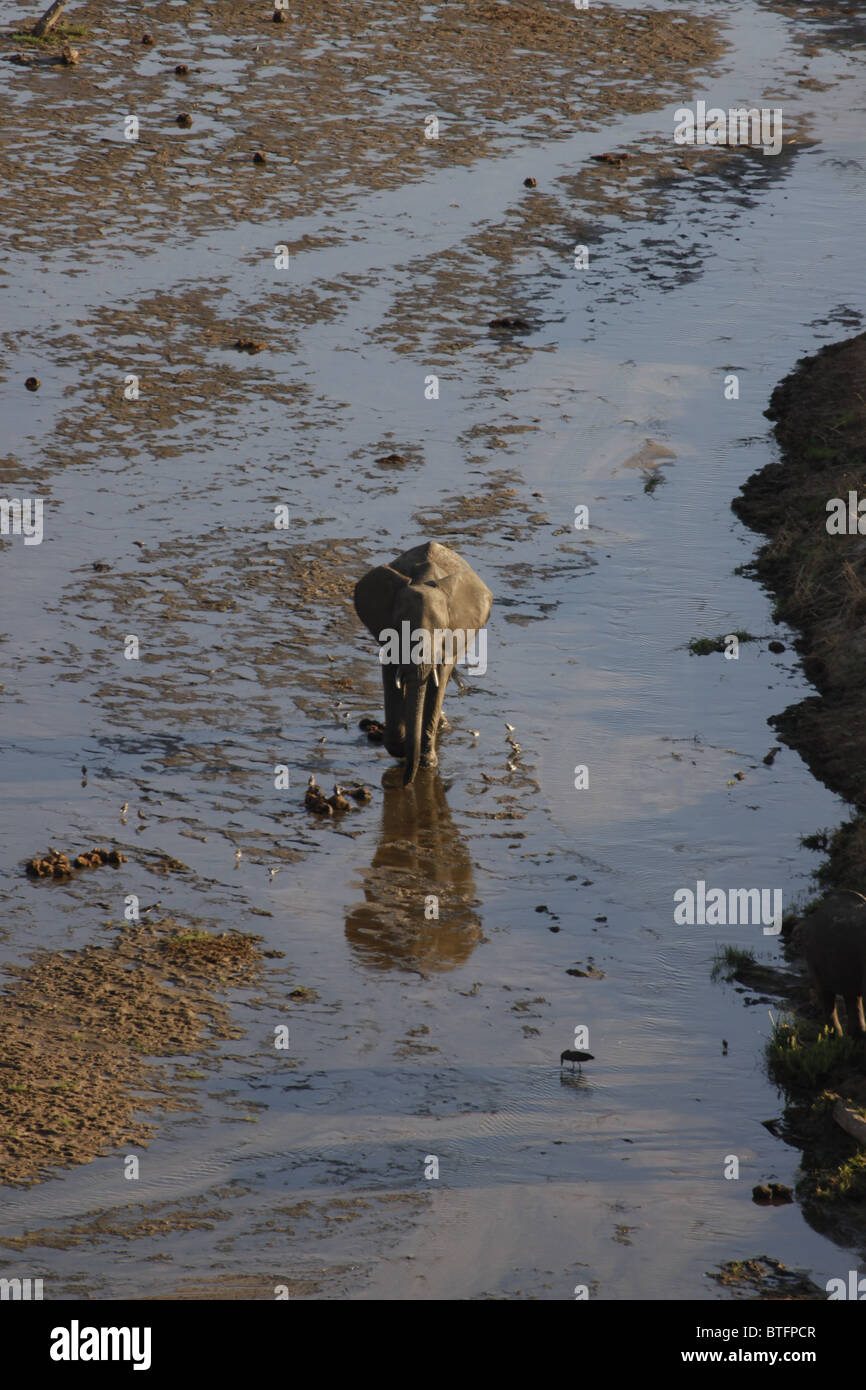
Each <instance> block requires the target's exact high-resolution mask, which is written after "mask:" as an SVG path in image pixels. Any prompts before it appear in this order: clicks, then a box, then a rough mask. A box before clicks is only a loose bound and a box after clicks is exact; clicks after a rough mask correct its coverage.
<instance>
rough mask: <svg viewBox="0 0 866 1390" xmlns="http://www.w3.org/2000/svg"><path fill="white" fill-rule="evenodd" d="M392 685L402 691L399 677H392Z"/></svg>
mask: <svg viewBox="0 0 866 1390" xmlns="http://www.w3.org/2000/svg"><path fill="white" fill-rule="evenodd" d="M394 684H395V685H396V687H397V689H398V690H402V689H403V687H402V685H401V684H400V677H399V676H395V677H394Z"/></svg>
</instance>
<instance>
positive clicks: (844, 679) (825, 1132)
mask: <svg viewBox="0 0 866 1390" xmlns="http://www.w3.org/2000/svg"><path fill="white" fill-rule="evenodd" d="M766 414H767V417H768V418H769V419H770V420H772V421H773V422H774V432H775V435H776V439H777V441H778V444H779V448H780V451H781V457H780V458H779V460H778V461H774V462H772V463H769V464H767V465H766V466H765V467H764V468H763V469H761V470H760V472H758V473H756V474H754V475H753V476H752V477H751V478H750V479H749V480H748V482H747V483H746V484H745V486H744V487H743V489H742V492H741V495H740V496H739V497H738V498H737V499H736V500H735V502H734V504H733V506H734V511H735V512H736V514H737V516H738V517H739V518H740V519H741V520H742V521H744V522H745V524H746V525H747V526H749V527H750V528H751V529H752V530H755V531H759V532H761V533H763V534H764V535H766V536H767V537H768V540H767V541H766V543H765V544H764V545H763V546H762V547H761V550H760V551H759V553H758V555H757V558H756V560H755V563H754V566H753V572H754V575H755V577H756V578H757V579H758V580H759V581H760V582H761V583H762V584H763V585H764V586H765V587H766V588H767V589H768V590H769V592H770V593H771V594H772V596H773V599H774V603H775V616H776V617H777V619H778V620H779V621H780V622H784V623H786V624H788V625H789V626H790V627H792V628H794V629H795V630H796V631H797V632H798V633H799V634H800V636H799V639H798V641H797V650H798V652H799V655H800V658H801V661H802V664H803V670H804V673H805V674H806V676H807V677H808V679H809V680H810V681H811V682H812V684H813V685H814V686H815V688H816V690H817V691H818V694H817V695H810V696H808V697H807V698H806V699H805V700H800V701H798V702H797V703H796V704H794V705H791V706H789V707H788V708H787V709H785V710H784V711H782V712H781V713H780V714H778V715H776V716H775V717H773V718H772V719H771V720H770V723H771V724H772V725H773V727H774V728H775V729H776V731H777V734H778V737H779V739H780V740H781V741H782V743H784V744H786V745H787V746H788V747H790V748H792V749H795V750H796V751H797V752H798V753H799V754H800V756H801V757H802V758H803V759H804V760H805V762H806V763H807V764H808V766H809V767H810V768H811V770H812V771H813V773H814V774H815V776H816V777H818V778H820V780H821V781H822V782H824V783H825V784H826V785H827V786H828V787H829V788H831V789H832V790H833V791H835V792H838V793H839V795H840V796H842V797H844V798H845V800H846V801H847V802H848V803H849V804H850V807H851V813H850V816H849V818H848V819H847V820H846V821H845V822H844V823H843V824H842V825H840V826H838V827H837V828H835V829H832V828H819V827H816V834H815V836H814V837H812V838H813V843H814V844H815V847H816V848H818V849H819V850H821V851H822V852H823V853H825V854H826V858H825V859H824V861H823V863H822V864H821V865H820V866H819V868H818V869H817V871H816V875H815V877H816V881H817V883H818V885H819V887H820V890H821V893H823V892H825V891H830V890H833V889H848V890H854V891H855V892H859V893H862V892H863V891H864V888H866V515H864V514H866V500H864V503H863V507H862V510H860V509H859V502H860V499H862V498H864V483H866V334H863V333H861V334H858V335H857V336H856V337H854V338H849V339H847V340H845V341H843V342H839V343H833V344H830V345H828V346H826V347H824V348H822V349H821V351H820V352H818V353H816V354H814V355H813V356H810V357H806V358H803V359H802V360H801V361H800V362H798V363H797V366H796V367H795V368H794V370H793V371H792V372H791V373H790V374H789V375H788V376H787V377H786V378H785V379H784V380H783V381H782V382H781V383H780V384H779V385H778V386H777V387H776V389H775V391H774V392H773V395H772V397H771V400H770V406H769V409H768V410H767V412H766ZM861 518H862V520H861ZM821 893H819V895H818V898H816V899H815V900H814V901H813V902H812V903H811V904H809V905H808V906H812V907H814V906H815V905H816V904H817V902H818V901H819V900H820V897H821ZM788 926H789V929H790V930H789V932H788V933H786V935H787V936H788V939H789V942H790V950H791V952H792V954H793V955H794V958H797V945H798V941H797V929H796V926H795V925H794V924H793V923H789V924H788ZM793 1002H794V1003H795V1004H800V1006H801V1007H802V1005H803V1002H804V1001H803V998H802V992H800V993H798V994H797V995H796V996H795V997H794V1000H793ZM819 1026H820V1023H819V1024H816V1022H815V1020H814V1016H812V1017H811V1018H810V1017H809V1015H808V1014H807V1016H806V1018H804V1019H801V1020H798V1021H797V1022H796V1023H793V1024H790V1025H782V1027H781V1029H780V1030H778V1031H777V1035H776V1043H775V1045H773V1046H771V1049H770V1054H769V1055H770V1065H771V1069H772V1071H773V1073H774V1074H775V1075H776V1076H777V1078H778V1079H779V1081H780V1083H781V1084H783V1085H784V1086H785V1087H786V1089H787V1092H788V1101H789V1103H788V1110H787V1112H786V1122H785V1126H784V1128H785V1132H786V1136H787V1137H788V1138H789V1139H790V1140H791V1141H793V1142H797V1143H799V1144H800V1145H802V1147H803V1149H804V1154H803V1168H804V1173H803V1177H802V1179H801V1180H800V1183H799V1184H798V1191H799V1193H800V1195H801V1198H802V1200H803V1203H804V1211H805V1212H806V1214H807V1216H808V1217H809V1219H810V1220H812V1221H813V1222H815V1223H816V1225H817V1226H818V1227H819V1229H822V1230H829V1231H832V1232H833V1233H834V1235H835V1236H836V1237H837V1238H839V1239H845V1240H846V1241H847V1242H848V1243H851V1244H855V1245H859V1246H860V1248H861V1250H862V1249H863V1248H864V1247H866V1150H864V1146H863V1140H862V1138H861V1139H860V1141H859V1143H858V1140H857V1139H856V1138H854V1137H852V1136H851V1135H850V1134H846V1133H844V1132H842V1131H840V1129H839V1126H838V1122H837V1120H836V1119H835V1118H834V1112H835V1113H836V1114H838V1113H839V1112H838V1105H837V1102H839V1101H841V1102H842V1104H843V1106H844V1107H845V1108H846V1110H850V1111H851V1113H852V1114H853V1115H854V1116H855V1117H856V1116H860V1117H861V1118H866V1059H864V1057H863V1055H862V1048H861V1049H859V1050H857V1049H855V1048H854V1047H853V1046H852V1045H851V1042H850V1040H849V1039H847V1038H846V1039H841V1040H838V1041H837V1040H836V1039H835V1038H829V1039H826V1040H822V1039H821V1038H820V1036H819V1033H818V1028H819Z"/></svg>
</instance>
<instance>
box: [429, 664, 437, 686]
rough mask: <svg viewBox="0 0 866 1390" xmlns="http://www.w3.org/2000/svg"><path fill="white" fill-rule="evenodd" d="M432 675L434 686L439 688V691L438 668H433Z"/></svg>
mask: <svg viewBox="0 0 866 1390" xmlns="http://www.w3.org/2000/svg"><path fill="white" fill-rule="evenodd" d="M430 674H431V676H432V677H433V684H434V685H435V686H436V687H437V689H438V687H439V672H438V671H437V670H436V667H435V666H434V667H432V669H431V671H430Z"/></svg>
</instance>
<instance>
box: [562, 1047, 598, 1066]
mask: <svg viewBox="0 0 866 1390" xmlns="http://www.w3.org/2000/svg"><path fill="white" fill-rule="evenodd" d="M594 1061H595V1058H594V1057H593V1055H592V1053H591V1052H574V1051H565V1052H563V1053H561V1054H560V1058H559V1065H560V1066H562V1064H563V1062H570V1063H571V1067H572V1071H573V1070H574V1064H575V1062H577V1065H578V1066H580V1064H581V1062H594Z"/></svg>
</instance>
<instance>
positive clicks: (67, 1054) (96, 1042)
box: [0, 918, 261, 1184]
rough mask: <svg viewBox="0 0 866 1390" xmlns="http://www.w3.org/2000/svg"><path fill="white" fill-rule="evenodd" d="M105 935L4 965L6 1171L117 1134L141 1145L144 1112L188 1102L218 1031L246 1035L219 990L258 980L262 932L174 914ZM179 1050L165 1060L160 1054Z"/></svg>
mask: <svg viewBox="0 0 866 1390" xmlns="http://www.w3.org/2000/svg"><path fill="white" fill-rule="evenodd" d="M103 931H105V932H110V933H111V934H112V939H110V943H109V944H106V945H91V946H85V947H84V948H83V949H82V950H80V951H65V952H59V951H47V952H41V953H39V954H38V955H37V957H36V959H35V960H34V961H33V962H32V964H30V965H28V966H18V967H14V966H13V967H8V968H7V973H8V974H10V975H11V976H12V978H13V980H14V984H13V985H12V986H11V987H10V986H7V987H6V989H5V991H4V993H3V994H2V995H0V1036H2V1045H0V1046H2V1052H0V1117H2V1127H3V1132H2V1137H0V1173H2V1179H3V1181H4V1182H5V1183H15V1184H28V1183H34V1182H38V1181H40V1180H42V1179H44V1178H46V1177H49V1176H51V1175H52V1173H53V1172H54V1171H56V1170H57V1169H59V1168H61V1167H64V1166H68V1165H72V1164H76V1163H87V1162H89V1161H90V1160H91V1159H93V1158H94V1157H95V1156H96V1155H97V1154H101V1153H104V1152H106V1151H111V1150H116V1149H117V1148H118V1146H119V1145H121V1144H122V1145H132V1146H135V1147H142V1146H144V1147H146V1145H147V1141H148V1138H149V1136H150V1135H151V1133H152V1132H153V1121H147V1120H145V1119H144V1112H147V1111H154V1110H155V1109H157V1108H159V1109H161V1110H163V1111H165V1110H169V1109H172V1108H178V1107H181V1106H183V1105H184V1104H185V1103H186V1104H187V1105H189V1104H193V1105H194V1102H191V1101H190V1099H189V1096H188V1095H187V1097H186V1098H184V1095H183V1078H184V1074H185V1073H186V1074H187V1075H188V1076H189V1075H192V1074H194V1070H195V1063H196V1061H198V1063H199V1065H200V1063H201V1060H202V1058H203V1057H204V1056H208V1058H209V1060H210V1061H211V1064H213V1061H212V1054H213V1052H214V1048H213V1043H212V1040H214V1039H218V1038H219V1039H230V1038H235V1037H238V1036H240V1030H239V1028H238V1026H237V1024H234V1023H233V1022H232V1021H231V1018H230V1012H229V1009H228V1008H227V1007H226V1005H225V1003H223V1002H222V1001H220V1000H219V998H218V993H219V992H223V993H224V992H226V991H227V990H229V989H230V988H237V987H240V986H246V987H247V988H248V989H249V988H251V987H252V985H253V984H254V983H255V982H256V980H257V976H258V972H259V968H260V962H261V956H260V953H259V951H258V950H257V949H256V944H255V938H253V937H250V936H244V935H240V934H234V933H228V932H224V933H220V934H215V933H211V932H207V931H202V930H200V929H193V930H189V929H187V930H183V928H182V927H181V926H180V925H179V924H178V923H175V922H173V921H172V920H171V919H166V918H157V919H155V920H154V921H152V922H150V921H148V922H145V923H136V924H132V923H123V924H121V925H119V924H117V923H111V922H108V923H106V924H105V925H104V926H103ZM172 1055H178V1056H180V1057H182V1059H183V1060H182V1062H179V1063H177V1064H175V1066H174V1067H170V1065H169V1064H166V1063H162V1064H159V1063H157V1062H156V1061H155V1059H157V1058H159V1059H162V1058H165V1057H170V1056H172Z"/></svg>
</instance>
